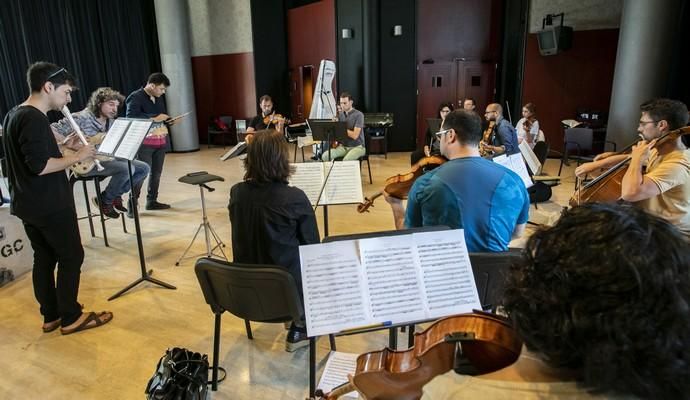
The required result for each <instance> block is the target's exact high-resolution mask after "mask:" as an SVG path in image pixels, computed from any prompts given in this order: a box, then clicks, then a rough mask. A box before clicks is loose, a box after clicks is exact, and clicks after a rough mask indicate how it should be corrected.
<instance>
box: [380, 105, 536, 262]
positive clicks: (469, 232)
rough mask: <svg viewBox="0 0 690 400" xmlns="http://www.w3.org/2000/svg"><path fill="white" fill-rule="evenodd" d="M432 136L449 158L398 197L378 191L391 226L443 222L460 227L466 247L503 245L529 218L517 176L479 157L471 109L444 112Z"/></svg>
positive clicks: (476, 249)
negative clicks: (404, 197) (404, 200)
mask: <svg viewBox="0 0 690 400" xmlns="http://www.w3.org/2000/svg"><path fill="white" fill-rule="evenodd" d="M441 129H442V130H441V131H440V132H438V133H437V134H436V135H437V136H438V139H439V141H440V143H441V154H443V155H444V156H445V157H446V158H447V159H448V160H449V161H447V162H446V163H444V164H443V165H441V166H440V167H438V168H436V169H434V170H432V171H430V172H427V173H426V174H424V175H423V176H422V177H420V178H418V179H417V180H416V181H415V183H414V184H413V185H412V188H411V189H410V192H409V194H408V200H407V210H405V209H404V208H403V206H402V200H400V199H396V198H393V197H391V196H389V195H387V194H386V193H385V192H384V196H385V198H386V201H388V203H389V204H390V205H391V208H392V210H393V217H394V219H395V226H396V229H403V228H415V227H422V226H437V225H445V226H448V227H450V228H452V229H460V228H462V229H464V230H465V241H466V242H467V249H468V250H469V251H470V252H480V251H484V252H485V251H491V252H500V251H506V250H508V243H509V242H510V240H511V239H512V238H515V237H518V236H520V235H522V233H523V231H524V228H525V224H526V223H527V219H528V217H529V196H528V195H527V190H526V189H525V185H524V183H522V180H521V179H520V177H518V175H517V174H515V173H514V172H512V171H510V170H508V169H507V168H505V167H503V166H501V165H498V164H496V163H494V162H492V161H489V160H486V159H484V158H482V157H480V156H479V141H480V140H481V138H482V131H481V119H480V118H479V116H478V115H477V114H476V113H474V112H471V111H466V110H455V111H453V112H451V113H450V114H448V116H446V119H445V120H444V121H443V125H442V127H441Z"/></svg>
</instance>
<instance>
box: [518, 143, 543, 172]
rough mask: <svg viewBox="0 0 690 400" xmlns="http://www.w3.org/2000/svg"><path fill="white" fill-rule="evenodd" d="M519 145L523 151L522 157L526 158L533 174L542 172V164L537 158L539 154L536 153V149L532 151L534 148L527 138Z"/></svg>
mask: <svg viewBox="0 0 690 400" xmlns="http://www.w3.org/2000/svg"><path fill="white" fill-rule="evenodd" d="M518 147H519V148H520V153H522V157H523V158H524V159H525V162H526V163H527V166H528V167H529V169H530V171H532V175H539V174H540V173H541V167H542V166H541V163H540V162H539V159H538V158H537V155H536V154H534V151H532V148H531V147H530V146H529V143H527V141H526V140H523V141H522V143H520V145H519V146H518Z"/></svg>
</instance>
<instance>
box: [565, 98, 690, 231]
mask: <svg viewBox="0 0 690 400" xmlns="http://www.w3.org/2000/svg"><path fill="white" fill-rule="evenodd" d="M640 111H641V117H640V124H639V127H638V129H637V130H638V132H639V133H640V136H642V138H643V140H642V141H641V142H640V143H638V144H637V145H635V146H633V148H632V152H631V153H630V154H629V155H628V154H614V153H603V154H600V155H599V156H597V157H596V158H595V159H594V161H593V162H591V163H586V164H582V165H580V166H579V167H578V168H577V169H576V170H575V174H576V175H577V176H584V175H586V174H588V173H591V172H594V171H596V170H599V169H607V168H610V167H612V166H614V165H616V164H617V163H619V162H620V161H622V160H624V159H625V158H627V157H631V160H630V165H629V167H628V171H627V172H626V174H625V176H624V177H623V181H622V185H621V189H622V190H621V199H623V200H625V201H629V202H632V203H634V204H636V205H637V206H639V207H641V208H643V209H645V210H647V211H649V212H651V213H652V214H655V215H658V216H659V217H662V218H664V219H666V220H667V221H669V222H671V223H672V224H673V225H675V226H676V227H677V228H678V229H680V230H681V231H682V232H683V233H684V234H685V235H686V236H687V237H690V150H688V147H690V136H680V137H678V138H676V139H671V140H668V139H666V140H661V141H659V139H660V138H661V137H662V136H664V135H665V134H666V133H668V132H670V131H673V130H676V129H679V128H682V127H684V126H686V125H687V123H688V109H687V107H686V106H685V104H683V103H681V102H680V101H676V100H669V99H654V100H650V101H648V102H646V103H644V104H642V105H641V106H640Z"/></svg>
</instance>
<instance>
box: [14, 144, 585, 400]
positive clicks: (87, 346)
mask: <svg viewBox="0 0 690 400" xmlns="http://www.w3.org/2000/svg"><path fill="white" fill-rule="evenodd" d="M223 152H224V151H223V149H222V148H212V149H206V148H205V146H203V148H202V150H201V151H199V152H194V153H186V154H169V155H168V156H167V157H166V161H165V168H164V172H163V178H162V183H161V195H160V201H163V202H166V203H170V204H172V209H170V210H166V211H142V212H141V225H142V236H143V241H144V249H145V250H144V251H145V255H146V263H147V267H148V268H151V269H153V270H154V275H153V276H154V277H156V278H158V279H161V280H163V281H166V282H169V283H171V284H173V285H175V286H177V290H168V289H163V288H160V287H156V286H154V285H151V284H148V283H144V284H141V285H139V286H137V287H136V288H134V289H133V290H131V291H130V292H128V293H127V294H125V295H124V296H122V297H121V298H118V299H116V300H113V301H110V302H109V301H107V298H108V297H110V296H111V295H112V294H114V293H115V292H117V291H118V290H119V289H121V288H123V287H124V286H126V285H127V284H128V283H130V282H132V281H133V280H135V279H136V278H137V277H138V276H139V258H138V253H137V245H136V237H135V235H134V234H133V232H134V226H133V223H132V221H131V220H127V223H128V230H129V233H126V234H125V233H123V232H122V228H121V225H120V223H119V221H109V222H107V231H108V237H109V240H110V247H105V246H104V244H103V240H102V238H101V234H100V228H99V227H98V226H97V228H96V229H97V230H96V232H97V235H98V236H99V237H95V238H92V237H91V236H90V234H89V230H88V225H87V223H86V221H81V222H80V227H81V235H82V241H83V244H84V248H85V252H86V259H85V262H84V265H83V267H82V275H81V286H80V296H79V300H80V302H82V303H84V304H85V305H86V309H87V310H110V311H113V313H114V319H113V321H112V322H111V323H110V324H108V325H107V326H105V327H102V328H98V329H94V330H90V331H86V332H82V333H78V334H75V335H70V336H61V335H60V333H59V331H55V332H52V333H48V334H44V333H42V332H41V329H40V326H41V323H42V320H41V317H40V315H39V312H38V305H37V303H36V301H35V299H34V296H33V290H32V284H31V277H30V274H25V275H23V276H21V277H19V278H18V279H17V280H16V281H15V282H12V283H10V284H8V285H7V286H5V287H2V288H0V321H1V322H0V354H1V356H0V371H2V373H0V399H137V398H143V397H144V388H145V386H146V383H147V381H148V379H149V378H150V377H151V375H152V374H153V372H154V369H155V366H156V363H157V361H158V359H159V358H160V357H161V355H163V353H164V352H165V349H166V348H168V347H174V346H180V347H187V348H189V349H193V350H195V351H199V352H203V353H211V348H212V336H213V314H212V313H211V310H210V308H209V307H208V305H206V303H205V302H204V299H203V296H202V294H201V291H200V289H199V285H198V283H197V280H196V277H195V275H194V269H193V264H194V261H193V259H192V260H188V261H186V262H183V263H181V265H180V266H177V267H176V266H175V261H176V259H177V258H178V257H179V256H180V255H181V254H182V252H183V251H184V249H185V248H186V246H187V245H188V243H189V241H190V240H191V238H192V235H193V233H194V231H195V230H196V228H197V226H198V225H199V223H200V221H201V209H200V196H199V189H198V187H196V186H190V185H186V184H183V183H179V182H178V181H177V179H178V178H179V177H180V176H182V175H184V174H186V173H188V172H193V171H202V170H203V171H208V172H209V173H212V174H216V175H219V176H222V177H223V178H224V179H225V181H224V182H213V183H211V184H210V186H212V187H214V188H215V189H216V190H215V191H214V192H211V193H206V205H207V208H208V215H209V220H210V222H211V224H212V225H213V227H214V228H215V230H216V232H217V233H218V234H219V235H220V237H221V239H222V240H223V241H224V242H225V243H226V244H227V245H228V246H227V247H225V249H224V250H225V251H226V253H227V254H228V256H231V255H230V253H231V246H230V223H229V220H228V212H227V203H228V193H229V189H230V187H231V186H232V185H233V184H235V183H236V182H238V181H239V180H240V179H241V177H242V173H243V168H242V165H241V162H240V161H239V160H237V159H234V160H230V161H227V162H221V161H219V156H220V155H221V154H223ZM408 167H409V153H389V154H388V159H387V160H386V159H384V157H383V156H378V155H372V156H371V169H372V174H373V176H374V184H373V185H370V184H369V182H368V179H366V172H365V171H363V173H362V178H363V179H362V181H363V190H364V193H365V195H367V194H372V193H375V192H377V191H379V190H380V189H381V186H382V184H383V183H384V182H385V179H386V177H388V176H390V175H394V174H397V173H400V172H403V171H405V170H407V169H408ZM363 168H364V169H365V170H366V164H364V165H363ZM546 171H547V172H550V173H552V174H555V173H556V172H557V171H558V160H549V161H548V162H547V168H546ZM572 171H573V168H572V167H571V168H566V169H564V172H563V177H564V182H563V184H562V185H561V186H559V187H557V188H556V190H555V193H554V197H553V198H552V201H549V202H546V203H543V204H540V205H539V208H538V209H535V208H534V207H532V208H531V217H530V219H531V220H532V221H534V222H536V223H549V222H551V221H553V220H554V219H555V218H557V216H558V213H559V211H560V209H561V207H562V205H563V204H566V203H567V199H568V198H569V196H570V194H571V193H572V189H573V183H574V178H573V175H572ZM468 179H476V180H477V181H478V182H479V180H480V177H468ZM75 197H76V199H77V210H81V211H82V212H83V210H84V204H83V195H82V189H81V187H80V186H76V187H75ZM46 201H49V199H48V198H46ZM317 218H318V219H319V224H320V226H319V228H320V230H321V234H322V236H323V224H322V223H323V217H322V214H321V211H318V215H317ZM393 228H394V226H393V218H392V215H391V212H390V208H389V207H388V205H387V204H386V202H385V201H384V200H383V199H382V198H380V199H379V200H378V201H377V202H376V203H375V207H373V208H372V209H371V212H370V213H366V214H359V213H357V211H356V208H355V206H350V205H343V206H333V207H330V208H329V230H330V232H329V233H330V234H331V235H337V234H346V233H359V232H371V231H380V230H389V229H393ZM520 242H521V241H520V240H518V241H516V243H514V245H515V246H520ZM203 249H204V245H203V242H202V240H199V239H197V242H196V244H195V246H194V247H193V250H194V251H195V252H196V253H202V252H203V251H204V250H203ZM284 341H285V330H284V328H283V326H282V324H254V340H248V339H247V337H246V336H245V333H244V324H243V323H242V321H241V320H239V319H237V318H235V317H233V316H232V315H229V314H224V316H223V325H222V341H221V356H220V360H221V365H222V366H224V367H225V368H226V369H227V371H228V378H227V380H226V381H225V382H223V383H222V384H220V386H219V390H218V391H217V392H214V393H213V394H212V395H211V398H215V399H250V398H251V399H303V398H304V397H305V396H306V394H307V389H308V378H307V376H308V369H307V368H308V367H307V360H308V351H307V349H306V348H305V349H300V350H298V351H297V352H295V353H287V352H285V351H284ZM401 342H402V341H401ZM318 343H319V348H318V353H317V360H318V361H319V363H320V364H319V365H320V366H321V367H322V366H323V364H324V362H325V360H324V357H325V356H326V355H327V354H328V341H327V340H323V339H322V340H320V341H319V342H318ZM386 343H387V336H386V335H385V334H384V333H370V334H366V335H354V336H348V337H342V338H338V339H337V345H338V350H341V351H345V352H353V353H362V352H365V351H371V350H374V349H380V348H381V347H383V346H385V345H386Z"/></svg>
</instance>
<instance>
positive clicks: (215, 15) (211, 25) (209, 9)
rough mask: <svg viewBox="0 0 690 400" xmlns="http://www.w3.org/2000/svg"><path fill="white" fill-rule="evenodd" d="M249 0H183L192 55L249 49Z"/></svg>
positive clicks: (240, 51)
mask: <svg viewBox="0 0 690 400" xmlns="http://www.w3.org/2000/svg"><path fill="white" fill-rule="evenodd" d="M249 1H250V0H187V4H188V6H189V25H190V28H191V38H190V39H191V47H192V48H191V50H192V57H197V56H208V55H217V54H234V53H246V52H252V51H253V46H252V20H251V8H250V5H249Z"/></svg>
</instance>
